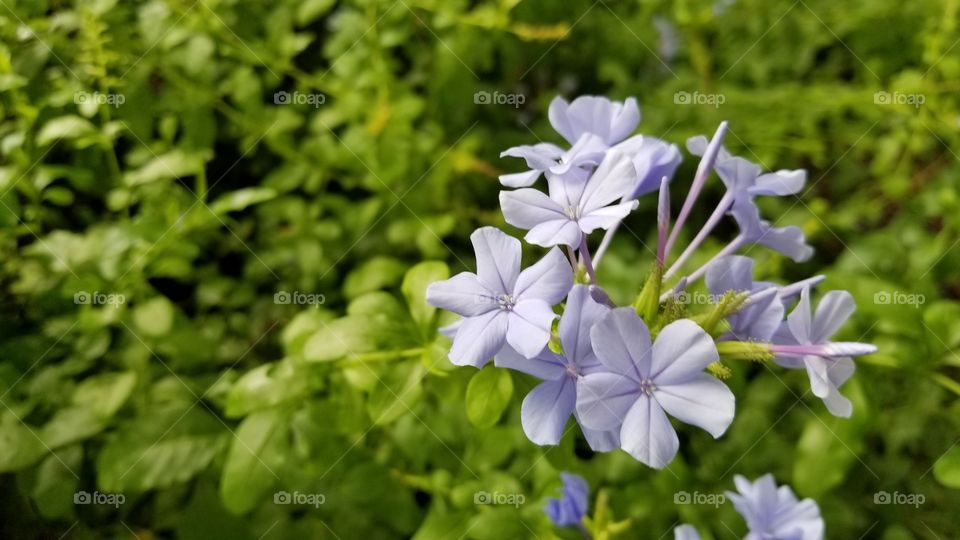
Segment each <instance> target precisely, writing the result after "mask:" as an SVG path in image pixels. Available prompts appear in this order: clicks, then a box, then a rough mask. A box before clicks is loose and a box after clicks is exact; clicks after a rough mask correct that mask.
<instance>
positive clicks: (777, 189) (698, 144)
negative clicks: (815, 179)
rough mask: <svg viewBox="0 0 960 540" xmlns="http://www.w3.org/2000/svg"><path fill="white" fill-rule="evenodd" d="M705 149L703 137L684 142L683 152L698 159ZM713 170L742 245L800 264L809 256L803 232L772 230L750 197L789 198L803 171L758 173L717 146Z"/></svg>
mask: <svg viewBox="0 0 960 540" xmlns="http://www.w3.org/2000/svg"><path fill="white" fill-rule="evenodd" d="M707 146H708V140H707V138H706V137H704V136H702V135H701V136H697V137H692V138H690V139H688V140H687V149H688V150H690V152H691V153H693V154H696V155H700V156H702V155H703V154H704V153H705V152H706V150H707ZM713 167H714V170H716V171H717V175H718V176H719V177H720V179H721V180H722V181H723V183H724V184H725V185H726V186H727V195H726V196H725V197H724V199H723V202H722V203H721V204H722V205H724V207H725V208H729V211H730V214H731V215H732V216H733V218H734V219H735V220H736V222H737V225H739V226H740V234H741V236H742V237H743V239H742V240H743V242H744V243H756V244H760V245H762V246H766V247H768V248H770V249H772V250H774V251H777V252H779V253H783V254H784V255H786V256H788V257H790V258H791V259H793V260H794V261H796V262H802V261H805V260H807V259H809V258H810V256H811V255H813V248H812V247H810V246H809V245H808V244H807V243H806V239H805V238H804V236H803V231H801V230H800V228H799V227H794V226H790V227H773V226H771V225H770V222H769V221H766V220H763V219H761V218H760V209H759V208H758V207H757V204H756V202H755V201H754V198H755V197H757V196H784V195H793V194H795V193H797V192H799V191H800V190H801V189H803V186H804V184H805V183H806V181H807V173H806V171H804V170H801V169H798V170H786V169H784V170H779V171H774V172H771V173H766V174H761V173H762V172H763V169H761V168H760V166H759V165H757V164H756V163H753V162H752V161H749V160H747V159H744V158H742V157H739V156H733V155H731V154H730V152H728V151H727V150H726V148H723V147H721V148H720V150H719V151H718V153H717V160H716V162H715V163H714V166H713Z"/></svg>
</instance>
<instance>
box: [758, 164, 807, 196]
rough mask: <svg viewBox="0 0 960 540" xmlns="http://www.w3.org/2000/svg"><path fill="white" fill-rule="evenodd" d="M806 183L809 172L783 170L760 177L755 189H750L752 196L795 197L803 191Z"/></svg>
mask: <svg viewBox="0 0 960 540" xmlns="http://www.w3.org/2000/svg"><path fill="white" fill-rule="evenodd" d="M806 183H807V171H805V170H803V169H797V170H792V171H791V170H786V169H783V170H779V171H776V172H772V173H767V174H761V175H760V176H758V177H757V180H756V182H755V183H754V185H753V187H751V188H750V194H751V195H771V196H777V195H779V196H783V195H793V194H794V193H797V192H799V191H800V190H801V189H803V185H804V184H806Z"/></svg>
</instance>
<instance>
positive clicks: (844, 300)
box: [810, 291, 857, 343]
mask: <svg viewBox="0 0 960 540" xmlns="http://www.w3.org/2000/svg"><path fill="white" fill-rule="evenodd" d="M856 309H857V304H856V302H854V301H853V296H852V295H851V294H850V293H848V292H847V291H830V292H828V293H827V294H825V295H823V298H821V299H820V303H819V304H817V311H816V313H814V315H813V326H812V327H811V328H810V340H811V341H812V342H813V343H824V342H826V341H827V340H829V339H830V337H831V336H833V335H834V334H836V333H837V330H840V327H841V326H843V323H845V322H847V319H849V318H850V316H851V315H853V312H854V311H856Z"/></svg>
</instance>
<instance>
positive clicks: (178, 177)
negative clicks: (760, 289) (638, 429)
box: [0, 0, 960, 540]
mask: <svg viewBox="0 0 960 540" xmlns="http://www.w3.org/2000/svg"><path fill="white" fill-rule="evenodd" d="M958 20H960V3H958V2H957V1H956V0H937V1H933V0H920V1H918V2H912V3H901V2H893V1H892V0H882V1H877V2H857V3H855V4H853V5H848V4H842V3H836V2H830V1H827V0H798V1H796V2H794V1H791V0H783V1H780V0H777V1H772V2H770V1H763V0H717V1H716V2H709V1H705V0H704V1H701V0H683V1H679V2H668V1H666V0H642V1H632V2H627V1H615V0H596V1H592V0H571V1H565V2H551V1H549V0H527V1H520V0H499V1H483V2H466V1H463V0H453V1H440V0H397V1H395V2H394V1H392V0H348V1H343V2H337V1H335V0H306V1H298V0H278V1H276V2H264V3H261V2H242V1H240V0H147V1H130V2H119V1H116V0H89V1H83V2H79V1H77V2H70V1H67V0H26V1H24V0H4V1H3V2H0V36H2V42H0V91H2V95H0V111H2V119H0V227H2V229H0V258H2V265H0V281H2V287H0V294H2V301H3V305H4V309H3V311H2V313H3V314H2V324H0V392H2V394H0V395H2V397H0V404H2V409H0V472H2V473H4V474H3V482H2V487H0V498H2V500H3V501H4V504H3V505H2V508H3V510H2V513H3V520H2V523H3V524H2V525H0V531H2V535H3V536H4V537H11V538H12V537H18V538H31V537H35V538H48V537H51V538H55V537H59V536H60V535H61V534H68V535H69V537H75V538H94V537H97V538H101V537H114V536H115V537H128V536H129V535H130V534H131V533H133V534H135V535H137V536H138V537H140V538H154V537H178V538H185V539H191V538H205V539H210V538H231V539H233V538H240V539H243V538H251V539H253V538H288V537H294V536H301V537H309V538H403V537H411V536H412V537H414V538H416V539H418V540H428V539H435V538H436V539H439V538H459V537H464V536H465V537H468V538H475V539H485V538H522V537H528V536H529V537H538V538H552V537H554V535H556V534H560V535H561V536H563V537H570V538H572V537H573V536H570V534H569V533H570V532H572V531H552V530H551V526H550V525H549V523H547V521H546V518H545V517H544V516H543V515H542V512H541V508H542V504H543V501H544V499H545V497H547V496H550V495H553V494H554V492H555V489H556V488H557V486H558V485H559V481H558V477H557V472H558V471H559V470H570V471H575V472H578V473H581V474H583V475H585V476H586V477H587V478H588V480H589V481H590V483H591V485H592V487H593V488H594V489H595V490H596V489H603V490H604V491H605V492H606V493H607V494H608V495H609V500H610V505H611V510H612V512H613V514H614V515H615V516H616V518H617V519H627V518H629V519H630V520H631V522H630V523H631V527H630V532H629V533H627V534H626V535H625V537H633V538H641V537H643V538H647V537H649V538H654V537H660V536H661V535H662V534H664V533H666V532H667V531H669V529H670V528H671V527H672V526H673V525H674V524H675V523H677V522H678V521H684V522H691V523H694V524H697V525H698V526H699V527H700V528H701V529H702V530H704V531H711V532H712V535H713V536H712V537H713V538H726V537H729V535H730V532H729V531H728V530H727V529H728V528H729V529H732V530H734V531H735V533H736V534H740V533H742V532H743V530H742V523H741V521H740V520H739V518H737V517H736V515H735V514H734V512H733V509H732V508H730V507H729V505H727V506H726V507H721V508H720V509H719V510H715V509H714V508H712V507H703V506H690V505H675V504H674V502H673V501H674V494H675V493H676V492H678V491H687V492H694V491H698V492H701V493H718V492H720V491H722V490H724V489H730V488H731V487H732V476H733V474H735V473H742V474H746V475H748V476H751V477H752V476H757V475H759V474H761V473H765V472H768V471H770V472H773V473H774V474H775V475H776V476H777V478H778V480H779V481H781V482H783V483H790V484H792V485H793V486H794V487H795V488H796V489H797V491H798V492H799V493H800V494H801V495H803V496H811V497H815V498H816V499H817V500H818V501H819V503H820V506H821V508H822V509H823V513H824V517H825V519H826V522H827V531H828V536H829V537H831V538H857V537H861V535H865V536H864V537H870V538H884V539H888V540H900V539H907V538H956V537H958V536H960V526H958V524H957V521H956V519H955V517H954V511H955V509H956V508H957V505H958V504H960V495H958V493H957V491H955V490H956V489H957V488H960V447H958V446H955V445H956V442H957V439H958V436H960V402H958V400H957V397H958V395H960V382H958V379H960V356H958V354H957V350H958V348H960V322H958V321H960V302H958V298H960V273H958V272H957V271H956V269H957V268H958V267H960V248H958V247H957V246H958V244H960V197H958V193H957V187H958V180H957V179H958V177H960V164H958V162H960V157H958V153H960V144H958V143H960V136H958V131H960V103H958V95H960V94H958V90H960V47H957V45H958V44H957V41H956V37H957V24H958ZM278 92H286V93H287V94H286V95H282V94H281V95H277V93H278ZM477 92H490V93H493V92H499V93H501V94H521V95H522V96H523V101H524V103H523V104H522V105H519V106H517V107H513V106H507V105H495V104H483V103H476V100H475V97H474V95H475V93H477ZM678 92H688V93H693V92H700V93H705V94H714V95H722V96H724V103H723V104H722V105H720V106H718V107H715V106H709V105H696V104H681V103H676V99H675V96H676V95H677V93H678ZM878 92H880V93H882V92H886V93H887V94H878ZM558 93H559V94H563V95H566V96H567V97H573V96H576V95H580V94H589V93H597V94H604V95H608V96H610V97H613V98H619V99H622V98H623V97H625V96H629V95H636V96H637V97H638V98H639V100H640V102H641V106H642V107H643V112H644V120H643V123H642V124H641V131H642V132H644V133H648V134H651V135H655V136H658V137H662V138H666V139H668V140H671V141H673V142H678V143H682V141H684V140H685V139H686V138H687V137H688V136H691V135H694V134H700V133H711V132H712V131H713V129H714V128H715V126H716V124H717V123H718V122H719V121H720V120H721V119H727V120H729V121H730V126H731V129H730V135H729V136H728V141H729V146H730V147H731V149H732V150H733V151H735V152H737V153H740V154H742V155H744V156H746V157H748V158H751V159H754V160H756V161H758V162H760V163H762V164H764V166H765V167H766V168H768V169H777V168H797V167H806V168H808V169H809V170H810V181H809V184H808V185H809V190H808V191H807V192H806V193H804V194H803V197H801V198H798V199H794V200H786V201H780V202H779V204H776V205H774V206H772V207H771V208H770V211H769V215H771V216H782V217H780V218H779V220H778V221H780V222H782V223H792V224H798V225H801V226H802V227H803V228H804V229H805V231H806V232H807V234H808V236H809V238H810V239H811V241H812V243H813V244H814V245H815V246H816V247H817V249H818V252H817V255H816V256H815V258H814V260H813V261H811V262H808V263H805V264H803V265H799V266H798V265H794V264H792V263H790V262H789V261H785V260H783V259H782V258H780V257H776V256H772V255H771V254H770V253H768V252H765V251H763V250H760V249H757V250H751V252H750V254H751V255H755V256H757V258H758V268H759V270H760V271H761V272H762V273H763V276H764V277H771V278H777V279H779V280H781V281H788V280H793V279H798V278H802V277H806V276H808V275H810V274H813V273H820V272H823V273H826V274H827V275H828V278H829V279H828V281H827V283H826V286H825V287H826V288H846V289H850V290H851V291H852V292H853V294H854V295H855V297H856V298H857V300H858V304H859V306H860V310H859V311H858V313H857V315H856V317H855V320H854V321H853V322H852V323H851V324H849V325H848V327H847V328H846V329H845V331H844V332H845V334H844V336H842V337H845V338H849V339H851V340H853V339H862V340H865V341H873V342H875V343H876V344H878V345H879V346H880V349H881V352H880V353H879V354H877V355H873V356H871V357H867V358H864V359H863V360H862V363H861V366H860V369H859V370H858V372H857V375H856V376H855V377H854V379H853V381H852V382H851V383H848V386H847V388H848V390H847V391H846V393H848V394H850V395H852V397H853V399H854V402H855V407H856V413H855V415H854V417H853V418H852V419H849V420H841V419H834V418H832V417H830V416H829V415H828V414H827V413H826V411H825V410H824V408H823V406H822V405H821V404H820V403H819V402H818V401H817V400H816V399H811V396H809V395H806V394H805V393H806V392H807V386H806V381H805V377H804V376H803V374H802V373H784V372H775V371H771V370H768V369H766V368H764V367H762V366H745V367H741V368H738V369H737V370H735V373H734V376H733V378H732V379H730V381H729V384H730V385H731V387H732V388H733V389H734V391H735V393H736V394H737V396H738V397H739V400H738V407H737V418H736V420H735V421H734V424H733V426H732V427H731V429H730V430H729V432H728V434H727V435H726V436H725V437H724V438H722V439H721V440H719V441H714V440H712V439H710V437H709V436H708V435H707V434H705V433H700V432H690V431H687V432H685V433H684V434H683V437H684V439H683V440H682V444H681V455H680V456H678V458H677V459H676V460H675V461H674V462H673V464H672V465H671V466H670V469H669V470H667V471H662V472H654V471H652V470H650V469H647V468H645V467H644V466H642V465H640V464H638V463H636V462H634V461H633V460H632V459H630V458H629V457H627V456H626V455H624V454H622V453H613V454H607V455H593V454H591V453H590V452H589V451H588V450H587V447H586V446H585V444H584V442H583V441H582V440H580V439H579V436H576V437H575V436H573V435H572V434H571V435H569V436H568V437H567V438H565V439H564V441H563V444H561V445H560V446H559V447H556V448H540V447H536V446H534V445H533V444H531V443H530V442H528V441H527V440H526V439H525V438H524V436H523V433H522V430H521V429H520V426H519V404H520V400H521V399H522V396H523V395H524V394H525V393H526V391H528V390H529V389H530V388H531V387H532V385H533V381H532V380H530V379H529V378H528V377H526V376H523V375H518V374H507V373H506V372H505V371H494V370H482V371H479V372H476V371H475V370H471V369H453V366H451V365H450V364H449V362H448V361H447V360H446V358H445V354H446V349H447V347H448V346H449V344H448V342H447V341H446V339H445V338H443V337H439V336H438V335H437V333H436V328H437V326H438V324H439V323H440V322H441V321H439V320H438V318H439V317H441V315H439V314H438V313H436V312H435V310H433V309H432V308H431V307H429V306H427V305H426V304H425V302H424V299H423V290H424V288H425V286H426V284H427V283H429V282H430V281H433V280H436V279H441V278H444V277H446V276H447V275H449V274H450V273H456V272H459V271H461V270H464V269H469V268H470V266H471V264H472V254H471V253H470V250H469V245H468V242H467V238H468V235H469V233H470V231H472V230H473V229H474V228H475V227H477V226H480V225H496V226H500V227H505V225H504V224H503V221H502V216H501V215H500V213H499V210H498V208H497V204H496V200H497V199H496V193H497V191H498V184H497V181H496V176H497V174H498V173H501V172H505V171H512V170H519V168H520V166H521V165H520V163H519V162H515V161H512V160H511V161H500V160H498V159H497V156H498V153H499V151H500V150H502V149H505V148H506V147H508V146H511V145H514V144H520V143H529V142H535V141H537V140H538V139H540V138H543V139H544V140H551V141H554V140H556V136H555V135H554V134H552V133H551V130H550V128H549V125H548V124H547V121H546V104H547V103H548V102H549V100H550V99H552V98H553V97H554V96H555V95H557V94H558ZM296 94H299V95H300V96H301V98H302V97H303V96H306V97H307V98H311V96H312V99H313V102H294V101H296V100H297V99H298V98H297V95H296ZM898 96H901V97H902V96H908V97H909V96H922V97H923V103H922V104H920V105H916V104H910V103H904V102H902V101H903V99H900V98H898ZM121 101H122V103H121ZM284 101H287V102H284ZM301 101H303V99H301ZM319 101H323V102H322V103H319ZM914 101H916V100H915V99H914ZM692 161H693V160H691V159H688V160H687V161H686V162H685V163H684V165H683V166H682V167H681V170H680V173H679V175H678V180H677V183H676V184H675V185H677V186H683V185H684V183H685V182H688V179H689V178H690V176H691V174H692V171H693V168H694V165H695V164H694V163H692ZM675 189H676V190H677V191H680V188H679V187H678V188H675ZM711 190H712V191H711ZM717 192H718V190H717V186H715V185H714V186H712V188H710V189H709V190H708V193H707V195H708V196H716V195H717ZM652 207H653V203H652V201H649V200H645V201H642V202H641V211H640V212H638V213H637V215H635V216H633V217H632V218H631V219H630V221H629V222H628V223H627V226H626V227H625V228H624V229H625V230H624V231H622V232H621V234H620V235H619V237H618V238H617V239H616V240H615V242H614V244H613V248H612V250H611V252H610V254H609V255H608V256H607V259H606V260H605V261H604V266H603V268H601V270H600V272H601V280H603V281H604V283H607V284H609V289H610V291H611V293H612V295H613V296H614V297H615V298H616V299H618V300H621V301H623V300H625V299H628V298H629V297H630V296H631V295H632V294H634V293H635V292H636V290H637V288H638V285H639V284H640V282H641V280H642V279H644V277H645V274H646V272H647V269H648V267H649V262H650V259H651V254H650V253H649V251H648V250H647V249H645V247H644V245H645V244H646V245H650V243H651V239H652V235H653V232H654V231H653V226H652V224H653V220H654V219H655V218H654V213H653V208H652ZM709 210H710V209H709V208H707V209H703V208H702V209H701V215H700V217H701V219H702V218H703V217H704V215H705V214H704V213H705V212H708V211H709ZM507 230H509V229H507ZM513 232H514V233H516V232H517V231H513ZM532 255H533V254H531V256H532ZM423 261H427V262H423ZM697 262H698V261H693V263H694V264H695V263H697ZM699 262H702V260H701V261H699ZM884 295H886V296H884ZM898 295H899V296H898ZM909 295H913V296H909ZM904 298H912V299H913V300H915V301H914V302H913V305H909V304H904V303H903V302H901V301H899V300H898V299H900V300H902V299H904ZM884 491H885V492H889V493H894V492H899V493H907V494H922V495H923V496H924V497H925V502H924V504H922V505H920V506H918V507H913V506H905V505H880V504H875V501H874V497H875V494H876V493H878V492H884ZM80 492H86V493H94V492H99V493H121V494H123V495H124V497H125V501H124V503H123V504H122V505H119V506H117V507H114V506H109V505H103V504H89V505H83V504H74V497H75V494H76V493H80ZM477 492H488V493H513V494H517V493H520V494H524V496H525V502H524V504H522V505H518V506H516V507H514V506H504V505H500V506H494V505H478V504H475V494H476V493H477ZM291 494H292V495H291ZM297 494H300V495H303V494H322V495H323V499H324V500H323V504H316V505H315V504H313V503H311V502H310V501H307V500H305V499H303V498H302V497H301V498H300V499H296V498H294V499H290V497H296V495H297ZM284 497H288V499H284ZM291 500H292V502H293V503H300V504H283V503H285V502H290V501H291ZM304 501H306V502H304ZM314 501H315V499H314ZM738 527H739V528H738Z"/></svg>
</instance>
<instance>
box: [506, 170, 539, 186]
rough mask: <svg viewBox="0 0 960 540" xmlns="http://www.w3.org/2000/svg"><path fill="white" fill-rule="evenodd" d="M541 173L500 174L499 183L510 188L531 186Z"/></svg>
mask: <svg viewBox="0 0 960 540" xmlns="http://www.w3.org/2000/svg"><path fill="white" fill-rule="evenodd" d="M541 174H543V171H536V170H530V171H526V172H518V173H512V174H501V175H500V183H501V184H503V185H505V186H507V187H512V188H519V187H527V186H532V185H533V184H534V183H535V182H536V181H537V179H538V178H540V175H541Z"/></svg>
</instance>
